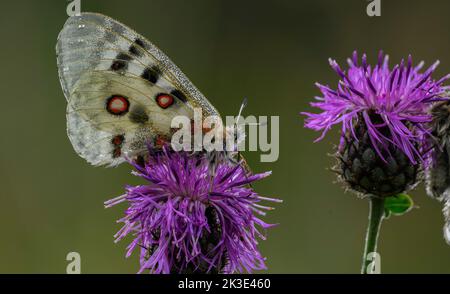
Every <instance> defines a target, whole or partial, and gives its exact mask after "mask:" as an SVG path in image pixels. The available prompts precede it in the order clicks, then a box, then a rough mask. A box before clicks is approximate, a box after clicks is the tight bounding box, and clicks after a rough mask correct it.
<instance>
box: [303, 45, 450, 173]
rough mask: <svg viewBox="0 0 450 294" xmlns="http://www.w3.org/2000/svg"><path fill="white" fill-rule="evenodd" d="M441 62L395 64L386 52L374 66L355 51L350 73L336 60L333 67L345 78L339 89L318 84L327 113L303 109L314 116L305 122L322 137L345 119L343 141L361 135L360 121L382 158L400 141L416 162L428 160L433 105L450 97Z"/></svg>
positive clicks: (320, 102)
mask: <svg viewBox="0 0 450 294" xmlns="http://www.w3.org/2000/svg"><path fill="white" fill-rule="evenodd" d="M438 64H439V62H436V63H434V64H433V65H432V66H431V67H429V68H428V69H427V70H425V71H423V72H422V71H421V69H422V67H423V62H421V63H419V65H417V66H413V63H412V58H411V56H409V57H408V59H407V60H406V62H405V61H404V60H402V61H401V63H400V64H397V65H395V66H394V67H393V68H391V67H390V66H389V57H388V55H384V54H383V53H382V52H380V54H379V56H378V63H377V64H376V65H375V66H374V67H372V66H371V65H369V64H368V63H367V57H366V55H365V54H364V55H363V56H362V59H361V62H360V61H359V59H358V55H357V53H356V51H355V52H354V53H353V56H352V58H349V59H348V65H349V68H348V70H347V72H345V71H344V70H342V69H341V67H340V66H339V65H338V64H337V62H336V61H335V60H332V59H330V65H331V67H332V68H333V69H334V71H336V73H337V74H338V75H339V77H340V81H339V84H338V86H337V89H332V88H330V87H328V86H325V85H321V84H317V87H318V88H319V89H320V91H321V92H322V97H317V98H316V99H317V100H318V102H314V103H311V105H312V106H314V107H317V108H319V109H320V110H321V111H322V112H321V113H318V114H314V113H303V114H304V115H306V116H308V118H307V119H306V123H305V126H306V127H307V128H310V129H313V130H317V131H319V130H320V131H322V135H321V136H320V137H319V138H318V139H317V140H321V139H322V138H323V137H324V136H325V134H326V133H327V132H328V131H329V130H330V129H331V127H332V126H334V125H336V124H342V139H341V146H342V145H343V144H344V140H345V138H344V136H345V134H346V133H350V134H351V136H352V137H353V138H354V139H355V140H358V139H359V138H358V137H357V135H356V134H355V133H354V126H355V125H356V124H358V123H359V124H363V125H364V127H365V129H367V132H368V135H369V139H370V142H371V144H372V146H373V148H374V150H375V151H376V153H377V154H378V155H379V156H380V157H381V158H383V159H386V158H387V157H389V155H390V149H392V146H394V147H395V148H397V149H399V150H401V151H402V152H403V153H404V154H405V155H406V156H407V158H408V159H409V160H410V162H411V163H413V164H416V163H417V162H418V161H422V160H423V159H424V151H423V150H421V148H420V146H422V143H424V141H425V140H426V139H427V137H428V135H430V132H429V129H428V127H427V126H426V124H427V123H428V122H430V121H431V115H430V114H429V112H428V110H429V108H430V106H431V104H432V103H433V102H435V101H439V100H443V99H447V98H448V97H447V95H446V93H445V91H446V90H447V89H448V87H445V86H443V85H442V84H443V82H444V81H446V80H447V79H448V78H450V75H446V76H445V77H443V78H441V79H439V80H437V81H435V80H433V79H432V77H431V75H432V73H433V72H434V71H435V69H436V67H437V66H438Z"/></svg>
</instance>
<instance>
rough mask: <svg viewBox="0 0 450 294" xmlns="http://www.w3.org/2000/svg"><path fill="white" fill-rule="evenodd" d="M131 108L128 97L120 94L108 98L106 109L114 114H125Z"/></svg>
mask: <svg viewBox="0 0 450 294" xmlns="http://www.w3.org/2000/svg"><path fill="white" fill-rule="evenodd" d="M129 108H130V102H129V101H128V99H127V98H125V97H123V96H120V95H113V96H111V97H109V98H108V99H107V100H106V110H107V111H108V112H109V113H111V114H114V115H124V114H125V113H127V112H128V109H129Z"/></svg>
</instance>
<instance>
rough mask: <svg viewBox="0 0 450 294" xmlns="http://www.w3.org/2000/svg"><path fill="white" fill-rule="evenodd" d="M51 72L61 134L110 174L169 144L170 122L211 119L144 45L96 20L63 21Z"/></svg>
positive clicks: (202, 102) (90, 16) (182, 80)
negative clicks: (63, 115)
mask: <svg viewBox="0 0 450 294" xmlns="http://www.w3.org/2000/svg"><path fill="white" fill-rule="evenodd" d="M56 51H57V63H58V72H59V77H60V82H61V87H62V89H63V92H64V95H65V97H66V99H67V102H68V103H67V132H68V136H69V139H70V141H71V142H72V145H73V147H74V149H75V151H76V152H77V153H78V154H79V155H80V156H81V157H83V158H84V159H86V160H87V161H88V162H89V163H91V164H93V165H108V166H115V165H118V164H120V163H122V162H123V161H125V158H127V157H128V158H132V157H135V156H139V155H142V154H145V152H146V150H147V144H148V143H149V142H150V143H157V142H159V141H161V140H162V141H169V140H170V138H171V135H172V132H173V130H172V129H171V128H170V125H171V121H172V119H173V118H174V117H175V116H179V115H182V116H186V117H188V118H190V119H192V118H193V115H194V109H195V108H200V109H201V110H202V114H203V116H205V117H206V116H212V115H215V116H219V113H218V112H217V110H216V109H215V108H214V106H213V105H212V104H211V103H210V102H209V101H208V100H207V99H206V98H205V96H203V94H201V93H200V91H199V90H198V89H197V88H196V87H195V86H194V85H193V84H192V83H191V82H190V81H189V79H188V78H187V77H186V76H185V75H184V74H183V73H182V72H181V71H180V70H179V69H178V67H177V66H176V65H175V64H174V63H173V62H171V61H170V59H169V58H168V57H167V56H166V55H165V54H164V53H163V52H161V51H160V50H159V49H158V48H157V47H156V46H155V45H153V44H152V43H151V42H150V41H148V40H146V39H145V38H144V37H143V36H141V35H139V34H137V33H136V32H134V31H133V30H131V29H130V28H128V27H126V26H125V25H123V24H121V23H119V22H117V21H115V20H113V19H111V18H109V17H107V16H104V15H101V14H96V13H83V14H81V15H80V16H72V17H70V18H69V19H68V20H67V21H66V23H65V25H64V27H63V29H62V30H61V32H60V34H59V36H58V42H57V46H56Z"/></svg>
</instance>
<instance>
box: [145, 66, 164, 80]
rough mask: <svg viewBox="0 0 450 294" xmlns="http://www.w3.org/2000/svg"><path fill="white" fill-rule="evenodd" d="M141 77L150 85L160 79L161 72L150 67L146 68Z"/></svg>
mask: <svg viewBox="0 0 450 294" xmlns="http://www.w3.org/2000/svg"><path fill="white" fill-rule="evenodd" d="M141 77H142V78H143V79H146V80H147V81H149V82H150V83H152V84H156V83H157V82H158V80H159V78H160V77H161V70H160V69H159V68H158V67H157V66H155V65H154V66H152V67H147V68H146V69H145V70H144V72H143V73H142V74H141Z"/></svg>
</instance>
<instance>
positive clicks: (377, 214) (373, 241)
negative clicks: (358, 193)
mask: <svg viewBox="0 0 450 294" xmlns="http://www.w3.org/2000/svg"><path fill="white" fill-rule="evenodd" d="M369 197H370V202H369V203H370V204H369V205H370V208H369V223H368V225H367V232H366V240H365V245H364V254H363V261H362V268H361V274H370V273H371V270H370V269H369V265H370V264H371V262H373V261H372V258H370V256H369V254H370V253H375V252H377V245H378V236H379V235H380V228H381V223H382V221H383V219H384V211H385V208H384V199H383V198H380V197H377V196H375V195H370V196H369Z"/></svg>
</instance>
